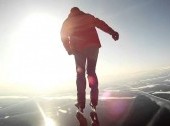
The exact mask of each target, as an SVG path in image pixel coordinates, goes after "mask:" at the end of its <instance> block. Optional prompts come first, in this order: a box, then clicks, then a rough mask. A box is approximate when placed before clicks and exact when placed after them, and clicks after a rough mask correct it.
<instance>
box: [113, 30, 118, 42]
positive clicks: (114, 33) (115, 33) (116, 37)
mask: <svg viewBox="0 0 170 126" xmlns="http://www.w3.org/2000/svg"><path fill="white" fill-rule="evenodd" d="M112 38H113V39H114V40H115V41H117V40H119V33H118V32H116V31H114V32H113V34H112Z"/></svg>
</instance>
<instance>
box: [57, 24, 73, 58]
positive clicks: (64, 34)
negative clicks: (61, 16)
mask: <svg viewBox="0 0 170 126" xmlns="http://www.w3.org/2000/svg"><path fill="white" fill-rule="evenodd" d="M60 35H61V41H62V42H63V46H64V48H65V49H66V51H67V52H68V54H69V55H71V54H72V50H71V48H70V43H69V35H68V28H67V25H66V24H65V22H64V23H63V25H62V28H61V32H60Z"/></svg>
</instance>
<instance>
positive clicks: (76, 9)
mask: <svg viewBox="0 0 170 126" xmlns="http://www.w3.org/2000/svg"><path fill="white" fill-rule="evenodd" d="M75 11H80V9H79V8H78V7H73V8H71V10H70V12H71V13H72V12H75Z"/></svg>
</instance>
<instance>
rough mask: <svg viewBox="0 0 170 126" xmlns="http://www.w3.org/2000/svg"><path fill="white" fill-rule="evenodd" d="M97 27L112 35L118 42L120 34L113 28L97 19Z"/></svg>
mask: <svg viewBox="0 0 170 126" xmlns="http://www.w3.org/2000/svg"><path fill="white" fill-rule="evenodd" d="M95 26H96V27H97V28H99V29H101V30H102V31H104V32H106V33H108V34H110V35H112V38H113V39H114V40H115V41H116V40H118V39H119V33H118V32H116V31H114V30H113V29H112V28H111V27H109V26H108V25H107V24H106V23H105V22H104V21H102V20H100V19H98V18H95Z"/></svg>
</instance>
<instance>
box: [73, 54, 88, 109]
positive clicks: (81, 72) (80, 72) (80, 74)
mask: <svg viewBox="0 0 170 126" xmlns="http://www.w3.org/2000/svg"><path fill="white" fill-rule="evenodd" d="M75 63H76V72H77V79H76V84H77V102H78V107H79V108H81V109H84V108H85V100H86V97H85V95H86V92H85V90H86V78H85V63H86V57H85V56H84V55H83V54H82V53H76V54H75Z"/></svg>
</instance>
